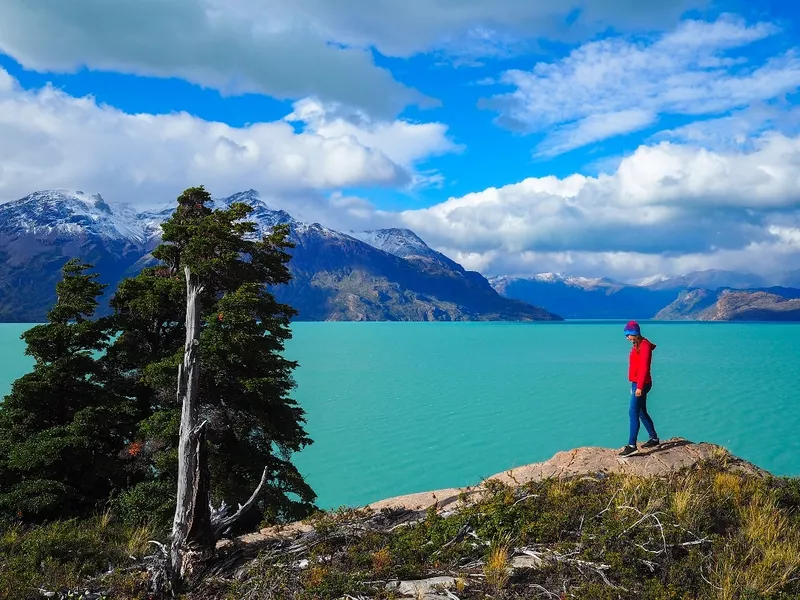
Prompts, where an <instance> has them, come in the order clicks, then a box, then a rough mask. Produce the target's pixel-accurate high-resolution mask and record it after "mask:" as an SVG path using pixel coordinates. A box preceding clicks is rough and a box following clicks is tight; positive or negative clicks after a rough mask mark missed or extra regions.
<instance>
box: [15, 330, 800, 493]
mask: <svg viewBox="0 0 800 600" xmlns="http://www.w3.org/2000/svg"><path fill="white" fill-rule="evenodd" d="M623 324H624V323H623V322H608V321H605V322H589V321H573V322H566V323H530V324H516V323H295V324H294V325H293V330H294V338H293V339H292V340H291V341H290V342H289V345H288V347H287V355H288V357H289V358H292V359H295V360H298V361H299V362H300V367H299V368H298V369H297V371H296V372H295V378H296V380H297V383H298V387H297V389H296V391H295V397H296V398H297V399H298V401H299V402H300V403H301V405H302V406H303V407H304V408H305V410H306V412H307V420H308V423H307V430H308V432H309V434H310V435H311V437H312V439H314V441H315V443H314V444H313V445H312V446H310V447H308V448H307V449H306V450H304V451H303V452H301V453H300V454H299V455H296V456H295V463H296V464H297V465H298V467H299V468H300V470H301V472H302V473H303V474H304V475H305V476H306V477H307V479H308V481H309V483H310V484H311V485H312V487H313V488H314V489H315V490H316V492H317V493H318V495H319V504H320V506H321V507H323V508H334V507H337V506H340V505H358V504H365V503H368V502H371V501H374V500H378V499H381V498H386V497H390V496H394V495H398V494H406V493H411V492H417V491H424V490H431V489H437V488H445V487H454V486H462V485H468V484H474V483H477V482H479V481H480V480H481V479H482V478H484V477H487V476H490V475H493V474H494V473H497V472H500V471H503V470H505V469H509V468H512V467H515V466H518V465H522V464H527V463H531V462H536V461H540V460H545V459H547V458H549V457H551V456H552V455H553V454H554V453H556V452H558V451H560V450H568V449H571V448H575V447H578V446H589V445H597V446H605V447H614V448H621V447H622V446H623V445H624V444H625V443H626V441H627V430H628V416H627V411H628V399H629V396H628V394H629V390H630V387H629V384H628V383H627V354H628V350H629V347H630V346H629V343H628V342H627V341H626V340H625V338H624V337H623V334H622V328H623ZM27 327H29V326H25V325H16V324H13V325H12V324H0V397H2V395H5V394H6V393H8V391H9V389H10V386H11V382H12V381H13V380H14V379H15V378H16V377H18V376H20V375H22V374H23V373H25V372H26V371H27V370H28V369H30V366H31V364H32V361H31V359H30V357H26V356H24V355H23V351H24V346H23V344H22V342H21V341H20V340H19V335H20V333H21V332H22V331H24V330H25V329H26V328H27ZM642 329H643V333H644V334H645V335H646V336H647V337H648V338H649V339H650V340H651V341H653V342H654V343H655V344H657V345H658V347H657V349H656V350H655V353H654V358H653V377H654V380H655V384H654V388H653V391H652V392H651V394H650V397H649V399H648V408H649V410H650V414H651V416H652V417H653V420H654V421H655V424H656V428H657V430H658V433H659V435H660V436H661V438H662V439H664V438H668V437H671V436H682V437H685V438H688V439H690V440H692V441H708V442H714V443H718V444H722V445H724V446H726V447H727V448H728V449H730V450H731V451H732V452H733V453H734V454H737V455H738V456H741V457H742V458H745V459H747V460H750V461H753V462H755V463H756V464H758V465H759V466H761V467H764V468H766V469H767V470H769V471H771V472H773V473H775V474H777V475H800V452H798V450H800V443H798V440H800V437H798V434H797V430H798V425H799V424H800V418H798V408H800V388H798V381H800V324H772V323H767V324H732V323H644V324H643V325H642ZM644 439H646V433H645V432H644V429H642V433H641V434H640V440H642V441H643V440H644Z"/></svg>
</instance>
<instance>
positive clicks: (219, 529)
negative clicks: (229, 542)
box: [211, 467, 267, 538]
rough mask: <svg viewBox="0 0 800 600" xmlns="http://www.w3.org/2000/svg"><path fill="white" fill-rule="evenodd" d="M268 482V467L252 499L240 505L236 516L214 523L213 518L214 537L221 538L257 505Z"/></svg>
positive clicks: (265, 468) (223, 518)
mask: <svg viewBox="0 0 800 600" xmlns="http://www.w3.org/2000/svg"><path fill="white" fill-rule="evenodd" d="M266 482H267V467H264V472H263V473H262V474H261V481H259V482H258V486H257V487H256V489H255V491H254V492H253V493H252V495H251V496H250V498H248V500H247V502H245V503H244V504H240V505H239V510H237V511H236V512H235V513H234V514H232V515H231V516H229V517H222V518H220V519H219V520H218V521H217V522H214V521H215V519H213V518H212V523H211V528H212V529H213V531H214V537H215V538H219V537H220V536H221V535H222V533H223V532H224V531H225V530H226V529H227V528H228V527H230V526H231V525H233V524H234V523H235V522H236V521H238V520H239V518H240V517H241V516H242V515H243V514H244V513H246V512H247V511H248V510H250V508H251V507H252V506H253V504H255V502H256V500H257V499H258V495H259V494H260V493H261V488H263V487H264V484H265V483H266Z"/></svg>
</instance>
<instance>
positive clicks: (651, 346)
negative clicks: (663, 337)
mask: <svg viewBox="0 0 800 600" xmlns="http://www.w3.org/2000/svg"><path fill="white" fill-rule="evenodd" d="M639 343H640V344H645V343H647V344H649V345H650V350H651V351H652V350H655V349H656V345H655V344H654V343H653V342H651V341H650V340H648V339H647V338H646V337H643V338H642V341H641V342H639Z"/></svg>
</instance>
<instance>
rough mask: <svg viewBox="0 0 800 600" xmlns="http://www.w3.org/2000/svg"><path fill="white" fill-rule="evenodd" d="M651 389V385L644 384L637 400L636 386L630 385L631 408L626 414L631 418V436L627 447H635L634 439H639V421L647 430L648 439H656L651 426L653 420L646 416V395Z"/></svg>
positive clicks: (654, 431)
mask: <svg viewBox="0 0 800 600" xmlns="http://www.w3.org/2000/svg"><path fill="white" fill-rule="evenodd" d="M652 387H653V384H651V383H648V384H645V386H644V389H643V390H642V395H641V396H639V397H638V398H637V397H636V384H635V383H631V407H630V410H629V411H628V414H629V415H630V418H631V434H630V437H629V438H628V445H629V446H635V445H636V438H637V437H639V420H640V419H641V421H642V423H643V424H644V428H645V429H646V430H647V433H648V434H649V435H650V439H651V440H652V439H656V438H658V436H657V435H656V428H655V426H654V425H653V419H651V418H650V415H649V414H647V394H648V393H649V392H650V389H651V388H652Z"/></svg>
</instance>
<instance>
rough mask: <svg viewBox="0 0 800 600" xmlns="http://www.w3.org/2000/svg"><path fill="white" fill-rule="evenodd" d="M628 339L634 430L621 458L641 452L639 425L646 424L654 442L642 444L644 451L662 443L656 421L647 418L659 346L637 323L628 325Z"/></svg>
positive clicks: (630, 413)
mask: <svg viewBox="0 0 800 600" xmlns="http://www.w3.org/2000/svg"><path fill="white" fill-rule="evenodd" d="M625 337H627V338H628V340H630V342H631V343H632V344H633V347H632V348H631V353H630V356H629V358H628V380H629V381H630V382H631V406H630V410H629V415H630V420H631V428H630V437H629V438H628V445H627V446H625V447H624V448H623V449H622V451H621V452H620V453H619V455H620V456H630V455H631V454H634V453H636V452H637V451H638V449H637V447H636V439H637V438H638V437H639V421H640V420H641V422H642V423H643V424H644V427H645V429H646V430H647V433H648V434H649V435H650V439H649V440H647V441H646V442H645V443H644V444H642V448H654V447H655V446H658V445H659V444H660V443H661V442H660V441H659V439H658V435H657V434H656V428H655V426H654V425H653V419H651V418H650V415H649V414H647V394H648V393H649V392H650V389H651V388H652V387H653V378H652V377H651V376H650V363H651V361H652V358H653V350H655V347H656V345H655V344H653V343H652V342H651V341H650V340H648V339H647V338H645V337H643V336H642V331H641V329H640V327H639V324H638V323H637V322H636V321H630V322H629V323H628V324H627V325H625Z"/></svg>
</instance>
